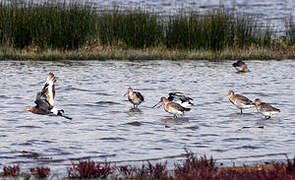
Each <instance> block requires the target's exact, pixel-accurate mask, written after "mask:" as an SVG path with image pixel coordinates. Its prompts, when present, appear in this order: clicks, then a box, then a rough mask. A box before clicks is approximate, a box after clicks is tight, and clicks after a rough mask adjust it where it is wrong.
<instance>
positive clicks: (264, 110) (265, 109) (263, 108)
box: [253, 99, 281, 119]
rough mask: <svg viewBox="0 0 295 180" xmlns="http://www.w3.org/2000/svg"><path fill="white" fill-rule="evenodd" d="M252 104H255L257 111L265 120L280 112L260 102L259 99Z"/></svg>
mask: <svg viewBox="0 0 295 180" xmlns="http://www.w3.org/2000/svg"><path fill="white" fill-rule="evenodd" d="M253 104H255V106H256V109H257V111H258V112H260V113H261V114H263V115H264V116H265V118H266V119H269V118H271V116H272V115H274V114H277V113H279V112H281V111H280V109H277V108H275V107H272V106H271V105H270V104H268V103H265V102H262V101H261V100H260V99H255V101H254V103H253Z"/></svg>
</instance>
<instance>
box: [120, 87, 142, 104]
mask: <svg viewBox="0 0 295 180" xmlns="http://www.w3.org/2000/svg"><path fill="white" fill-rule="evenodd" d="M127 94H128V100H129V101H130V102H131V103H132V104H133V107H134V108H137V107H138V105H139V104H141V103H142V102H143V101H144V97H143V95H142V94H141V93H140V92H137V91H133V89H132V88H131V87H129V88H128V89H127V92H126V93H125V94H124V96H126V95H127Z"/></svg>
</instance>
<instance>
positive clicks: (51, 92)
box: [21, 72, 72, 119]
mask: <svg viewBox="0 0 295 180" xmlns="http://www.w3.org/2000/svg"><path fill="white" fill-rule="evenodd" d="M55 82H56V79H55V77H54V74H53V73H52V72H50V73H49V75H48V77H47V80H46V82H45V85H44V87H43V88H42V90H41V92H38V93H37V96H36V100H35V104H36V105H35V106H26V107H25V108H24V109H23V110H22V111H21V112H25V111H30V112H32V113H34V114H40V115H49V114H55V115H57V116H62V117H64V118H66V119H72V118H70V117H68V116H65V115H64V110H63V109H57V108H56V107H54V106H53V103H54V98H55V87H54V83H55Z"/></svg>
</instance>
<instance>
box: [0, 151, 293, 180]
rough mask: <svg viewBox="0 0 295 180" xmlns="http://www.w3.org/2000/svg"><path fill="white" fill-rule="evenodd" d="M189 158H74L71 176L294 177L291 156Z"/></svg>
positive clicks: (175, 179) (10, 171)
mask: <svg viewBox="0 0 295 180" xmlns="http://www.w3.org/2000/svg"><path fill="white" fill-rule="evenodd" d="M186 153H187V154H186V159H185V160H184V161H183V162H182V163H178V164H175V167H174V169H171V170H168V168H167V163H155V164H152V163H150V162H148V163H147V164H144V165H142V166H141V167H137V166H132V165H125V166H116V165H115V164H114V165H113V166H111V165H110V163H109V162H107V161H106V162H104V163H96V162H94V161H91V160H87V161H79V162H77V163H74V162H72V167H70V168H68V177H67V178H68V179H72V178H80V179H87V178H96V179H104V178H106V179H122V180H127V179H132V180H199V179H200V180H203V179H205V180H206V179H207V180H209V179H210V180H246V179H247V180H278V179H279V180H294V179H295V158H294V159H293V160H290V159H287V163H270V164H267V165H257V166H242V167H217V166H216V164H215V160H213V158H212V157H211V158H210V159H207V157H206V156H202V157H197V156H195V155H194V154H193V153H192V152H186ZM30 171H31V174H32V175H33V176H35V178H36V179H40V178H46V177H48V176H49V173H50V169H49V168H44V167H37V168H31V169H30ZM4 176H21V174H20V168H19V166H18V165H15V166H8V167H6V166H4V168H3V172H1V173H0V177H4Z"/></svg>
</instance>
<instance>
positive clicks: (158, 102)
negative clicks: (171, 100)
mask: <svg viewBox="0 0 295 180" xmlns="http://www.w3.org/2000/svg"><path fill="white" fill-rule="evenodd" d="M161 102H162V101H159V102H158V103H157V104H155V105H154V106H153V107H152V108H154V107H156V106H157V105H158V104H160V103H161ZM161 105H162V104H161Z"/></svg>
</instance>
